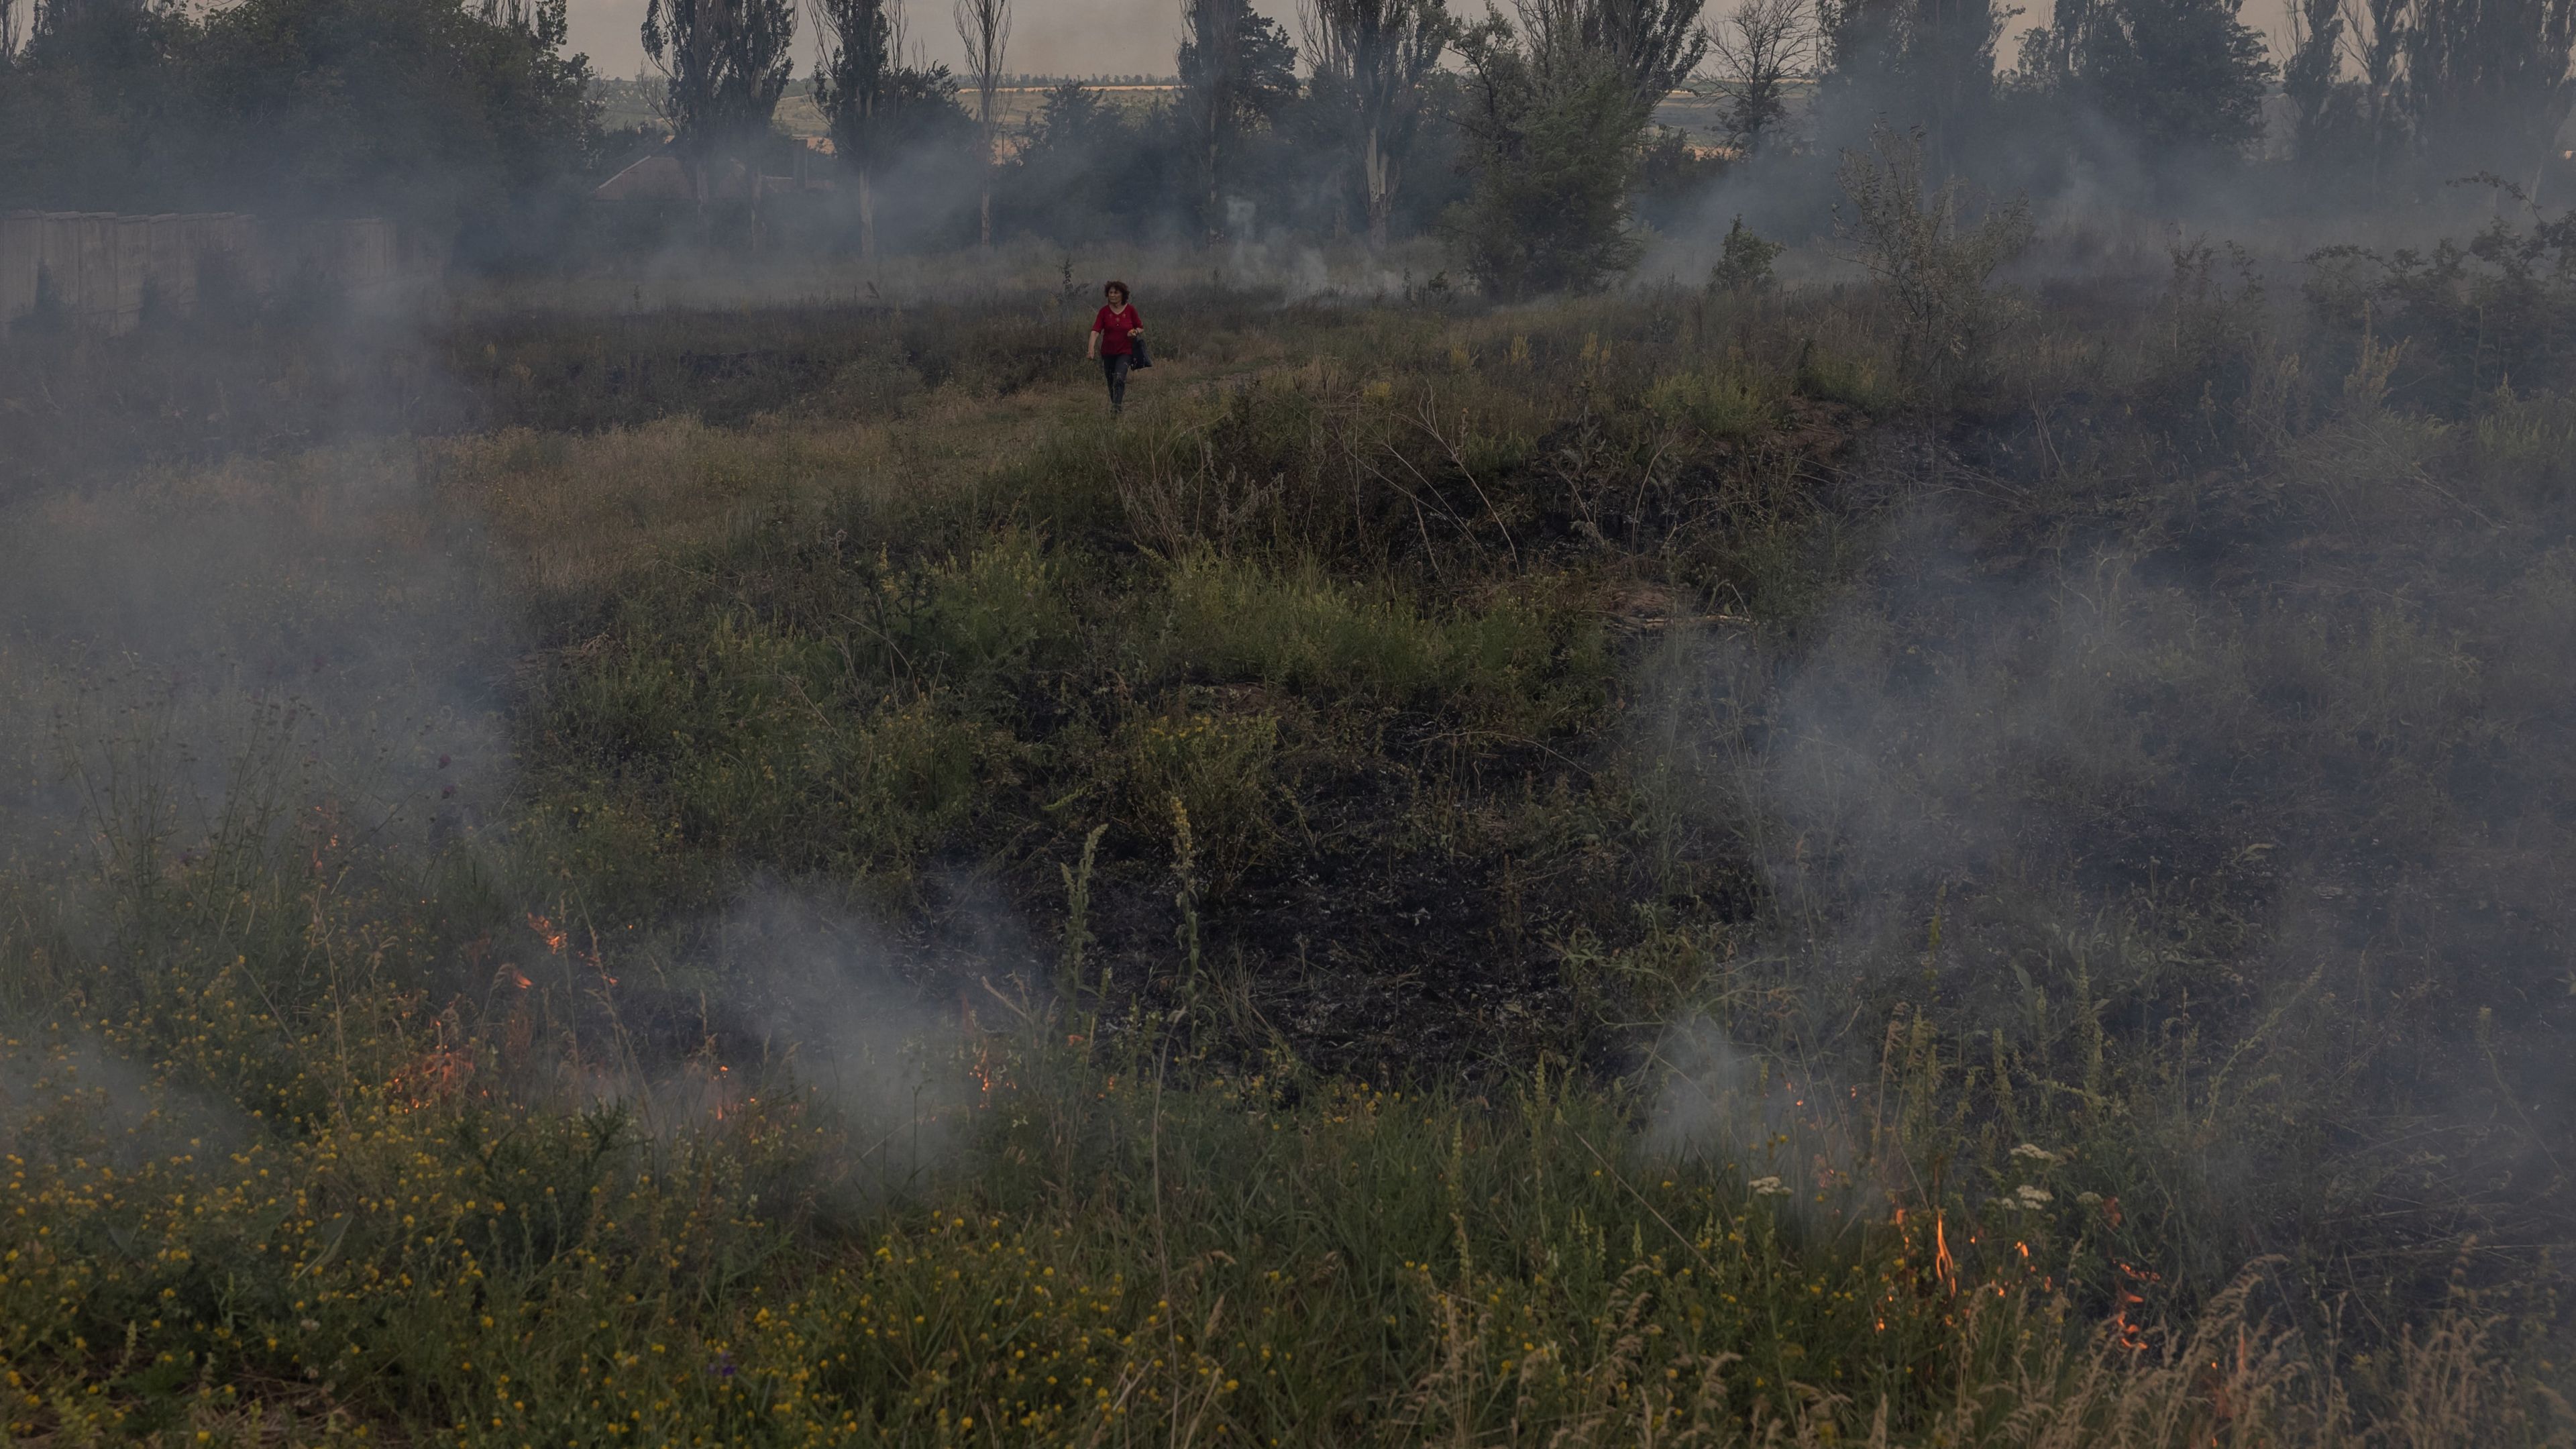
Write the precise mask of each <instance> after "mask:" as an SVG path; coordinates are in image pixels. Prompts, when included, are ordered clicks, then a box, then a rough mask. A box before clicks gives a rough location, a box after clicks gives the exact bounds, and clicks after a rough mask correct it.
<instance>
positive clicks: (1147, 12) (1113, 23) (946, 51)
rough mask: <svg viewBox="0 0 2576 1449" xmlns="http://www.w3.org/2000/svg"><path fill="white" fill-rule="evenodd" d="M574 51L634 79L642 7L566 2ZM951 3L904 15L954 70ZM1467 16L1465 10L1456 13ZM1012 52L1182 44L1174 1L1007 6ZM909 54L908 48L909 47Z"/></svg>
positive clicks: (1138, 62)
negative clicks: (570, 11) (1009, 14)
mask: <svg viewBox="0 0 2576 1449" xmlns="http://www.w3.org/2000/svg"><path fill="white" fill-rule="evenodd" d="M571 3H572V48H573V49H575V50H579V51H584V52H587V53H588V54H589V56H590V59H591V63H592V65H593V66H594V67H595V68H596V69H597V70H598V71H599V72H600V73H601V74H602V75H621V76H623V75H633V74H635V70H636V68H637V67H638V66H640V65H642V64H643V63H644V43H643V42H642V41H641V40H639V39H637V38H636V37H637V32H638V31H640V30H641V29H642V28H643V25H644V0H571ZM949 8H950V3H949V0H911V4H910V5H909V6H908V7H907V10H906V14H907V17H908V24H909V26H910V29H911V36H910V39H911V41H912V42H917V43H918V44H919V45H920V46H921V47H922V49H924V50H926V51H928V52H929V54H930V58H931V59H933V60H944V61H946V62H948V63H949V64H950V65H952V66H953V65H955V64H956V63H957V60H958V45H957V27H956V24H955V23H954V22H953V21H951V20H950V18H949ZM1255 8H1257V9H1260V10H1262V11H1264V12H1265V13H1273V12H1275V13H1276V15H1277V16H1278V18H1279V20H1280V21H1281V23H1283V24H1285V25H1287V26H1288V27H1289V29H1290V30H1291V31H1294V30H1295V29H1296V7H1295V5H1294V4H1293V3H1289V0H1279V3H1277V4H1275V5H1274V4H1262V3H1260V0H1256V4H1255ZM1453 8H1465V7H1453ZM798 10H799V12H800V13H799V14H798V15H797V17H796V48H797V54H798V56H799V59H798V61H797V64H796V74H797V77H798V78H799V79H802V78H803V77H804V76H805V74H806V73H807V72H808V71H811V70H812V69H813V68H814V66H813V54H814V48H813V35H812V31H813V28H814V18H813V13H812V11H811V10H810V9H809V8H808V7H805V6H803V5H799V6H798ZM1011 11H1012V15H1011V50H1010V55H1009V56H1008V57H1007V59H1006V61H1005V63H1006V64H1007V65H1008V66H1009V68H1010V69H1011V70H1013V71H1015V72H1021V73H1028V74H1037V75H1132V74H1140V73H1141V74H1147V75H1168V74H1169V73H1170V72H1171V69H1172V51H1173V49H1174V47H1176V46H1177V45H1178V44H1179V43H1180V30H1181V22H1180V4H1179V0H1014V3H1013V5H1012V6H1011ZM907 48H909V46H907Z"/></svg>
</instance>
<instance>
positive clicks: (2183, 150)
mask: <svg viewBox="0 0 2576 1449" xmlns="http://www.w3.org/2000/svg"><path fill="white" fill-rule="evenodd" d="M2237 3H2238V0H2059V3H2058V6H2057V12H2056V14H2055V16H2054V17H2053V18H2054V20H2055V24H2054V25H2052V26H2049V27H2045V28H2041V29H2036V30H2033V31H2032V32H2031V33H2030V34H2029V35H2027V36H2025V37H2024V38H2023V42H2022V54H2023V60H2024V63H2023V70H2024V72H2025V74H2036V75H2037V76H2038V77H2040V78H2041V81H2042V84H2043V86H2045V87H2046V88H2047V89H2049V90H2051V91H2053V92H2054V94H2055V95H2056V96H2057V98H2058V99H2060V100H2062V101H2065V102H2069V103H2073V104H2076V105H2080V106H2083V107H2085V108H2087V109H2089V110H2090V111H2092V112H2094V113H2095V114H2097V115H2099V116H2101V117H2102V118H2103V119H2105V120H2106V121H2108V122H2109V123H2110V124H2111V126H2112V127H2113V128H2114V129H2115V130H2116V131H2117V132H2118V133H2119V134H2120V135H2122V136H2124V137H2125V138H2127V139H2128V141H2129V142H2130V143H2131V144H2133V145H2134V146H2135V147H2136V148H2137V150H2138V152H2139V154H2141V155H2143V156H2145V157H2148V158H2150V159H2151V160H2153V161H2154V162H2156V163H2158V164H2162V165H2173V164H2190V163H2194V162H2198V161H2201V160H2204V159H2206V158H2208V157H2209V156H2211V155H2212V154H2215V153H2223V152H2228V151H2235V150H2241V149H2242V148H2243V147H2244V146H2245V145H2246V144H2247V143H2248V142H2250V141H2252V140H2254V139H2255V138H2256V137H2257V136H2259V135H2261V134H2262V129H2263V96H2264V93H2265V90H2266V88H2267V87H2268V86H2269V84H2270V82H2271V78H2272V67H2271V63H2270V62H2269V61H2268V60H2266V59H2265V57H2264V45H2263V38H2262V37H2261V36H2259V35H2257V34H2255V33H2254V31H2253V30H2251V29H2250V28H2248V27H2247V26H2246V25H2244V24H2243V23H2242V22H2240V21H2239V20H2238V19H2237V18H2236V9H2237Z"/></svg>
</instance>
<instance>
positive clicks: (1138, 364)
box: [1127, 332, 1154, 372]
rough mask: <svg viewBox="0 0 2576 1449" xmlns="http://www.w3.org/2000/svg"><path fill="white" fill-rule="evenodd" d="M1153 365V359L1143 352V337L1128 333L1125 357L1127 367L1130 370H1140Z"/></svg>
mask: <svg viewBox="0 0 2576 1449" xmlns="http://www.w3.org/2000/svg"><path fill="white" fill-rule="evenodd" d="M1153 365H1154V359H1153V358H1152V357H1150V356H1148V355H1146V352H1145V339H1144V338H1143V337H1141V336H1138V335H1136V334H1134V333H1132V332H1131V333H1129V334H1128V357H1127V366H1128V368H1129V369H1130V370H1131V371H1135V372H1142V371H1144V370H1145V369H1146V368H1149V367H1151V366H1153Z"/></svg>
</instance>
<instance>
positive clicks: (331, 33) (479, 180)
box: [0, 0, 596, 254]
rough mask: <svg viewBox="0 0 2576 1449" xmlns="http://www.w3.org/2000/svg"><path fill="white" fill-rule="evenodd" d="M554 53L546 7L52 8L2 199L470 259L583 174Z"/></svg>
mask: <svg viewBox="0 0 2576 1449" xmlns="http://www.w3.org/2000/svg"><path fill="white" fill-rule="evenodd" d="M563 38H564V12H563V7H562V5H561V4H560V3H551V4H539V5H536V6H533V7H530V8H523V9H519V10H517V11H515V12H513V11H511V10H507V9H501V8H494V9H489V10H487V9H486V8H485V7H484V6H483V5H481V4H480V3H476V4H473V5H470V6H469V5H466V4H460V3H458V0H239V3H237V4H234V5H230V6H227V7H225V8H222V9H219V10H214V11H211V12H208V13H206V14H205V15H203V16H202V17H201V18H200V17H193V16H191V15H189V14H187V13H184V12H180V11H176V10H162V9H156V8H152V7H149V6H146V5H142V4H138V3H134V0H55V3H52V4H49V5H47V6H46V7H45V10H44V12H43V14H42V17H41V18H40V21H39V23H38V26H37V33H36V34H35V36H34V37H32V38H31V40H30V43H29V45H28V47H27V50H26V53H25V55H24V56H23V57H22V59H21V64H20V65H19V66H18V67H16V69H15V72H14V78H13V80H12V82H11V83H10V84H9V85H8V86H7V87H6V88H5V91H0V197H5V199H6V203H7V204H28V205H38V206H52V207H78V208H93V209H117V210H191V209H237V210H255V211H261V212H266V213H271V214H275V213H280V212H287V213H294V212H305V213H324V214H335V215H370V214H371V215H380V216H388V217H392V218H395V219H397V220H399V221H402V222H404V223H406V224H407V225H409V226H412V227H414V228H426V229H428V230H430V231H433V232H441V233H459V232H462V233H468V234H471V236H472V237H473V238H475V239H476V241H475V245H476V246H477V247H480V246H482V245H484V244H485V242H486V241H488V240H489V239H492V238H495V237H497V236H498V235H499V234H500V232H501V230H502V229H505V228H508V227H511V226H513V225H516V224H517V223H518V221H519V220H521V219H524V218H527V217H531V216H533V215H535V214H536V213H537V211H538V210H539V209H540V208H541V204H542V203H543V202H544V201H546V200H547V199H548V198H557V199H559V198H561V197H562V196H563V195H564V193H565V191H566V189H567V188H568V187H569V186H570V184H572V183H573V182H574V181H576V180H577V179H578V177H579V176H580V175H581V174H582V172H583V171H584V169H585V167H586V165H587V163H588V159H589V157H590V154H591V152H592V149H593V147H594V144H595V139H596V129H595V127H596V117H595V114H594V111H593V108H592V106H591V104H590V102H589V100H588V98H587V94H586V91H587V87H588V82H589V66H588V63H587V62H586V61H585V60H584V59H582V58H581V57H579V56H569V57H567V56H565V55H564V54H563V53H562V45H563ZM469 254H474V253H469Z"/></svg>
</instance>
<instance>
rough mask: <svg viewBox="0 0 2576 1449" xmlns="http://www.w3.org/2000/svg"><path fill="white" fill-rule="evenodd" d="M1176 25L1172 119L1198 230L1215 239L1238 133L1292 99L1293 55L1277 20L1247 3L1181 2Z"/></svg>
mask: <svg viewBox="0 0 2576 1449" xmlns="http://www.w3.org/2000/svg"><path fill="white" fill-rule="evenodd" d="M1181 24H1182V28H1183V31H1184V38H1183V39H1182V41H1181V48H1180V53H1179V54H1178V55H1177V56H1176V57H1174V62H1175V66H1176V68H1177V70H1178V71H1179V73H1180V81H1181V94H1180V102H1179V105H1178V107H1177V109H1176V112H1175V114H1176V118H1177V120H1178V122H1179V124H1180V127H1181V130H1182V133H1183V134H1184V135H1186V136H1187V137H1188V138H1189V144H1188V151H1187V154H1188V155H1189V157H1190V161H1191V166H1192V170H1193V172H1194V179H1195V180H1196V181H1197V183H1198V188H1199V195H1200V197H1201V210H1200V225H1201V226H1202V227H1203V228H1204V229H1205V231H1206V234H1207V235H1208V236H1210V237H1215V236H1218V235H1221V234H1222V233H1223V230H1224V215H1225V212H1224V195H1223V193H1224V190H1225V187H1226V185H1227V184H1228V183H1229V182H1230V181H1232V180H1233V177H1234V169H1235V165H1236V162H1237V160H1238V158H1239V154H1240V152H1241V151H1242V149H1243V140H1244V136H1245V134H1246V133H1247V132H1249V131H1250V130H1252V129H1253V128H1254V127H1256V126H1261V125H1266V124H1268V123H1269V121H1270V120H1271V118H1272V117H1273V116H1275V115H1276V114H1278V112H1279V110H1280V108H1281V107H1283V106H1284V105H1286V104H1287V102H1289V101H1291V100H1293V99H1295V98H1296V95H1297V50H1296V47H1294V46H1292V45H1290V44H1289V43H1288V36H1287V33H1286V32H1284V31H1282V30H1281V29H1280V28H1279V22H1277V21H1275V20H1272V19H1269V18H1268V17H1266V16H1262V15H1258V14H1255V13H1254V12H1253V10H1252V7H1251V5H1250V4H1249V3H1248V0H1182V4H1181Z"/></svg>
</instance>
